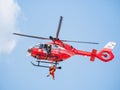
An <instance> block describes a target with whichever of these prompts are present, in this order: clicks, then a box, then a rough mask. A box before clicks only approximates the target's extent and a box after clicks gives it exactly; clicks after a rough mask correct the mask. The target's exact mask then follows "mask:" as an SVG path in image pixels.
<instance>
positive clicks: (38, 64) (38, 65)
mask: <svg viewBox="0 0 120 90" xmlns="http://www.w3.org/2000/svg"><path fill="white" fill-rule="evenodd" d="M37 62H38V63H37V64H34V63H33V62H31V64H32V65H33V66H36V67H44V68H50V66H44V65H40V63H50V64H54V65H57V64H58V63H57V62H55V63H54V62H45V61H37ZM61 68H62V67H61V66H59V67H56V69H61Z"/></svg>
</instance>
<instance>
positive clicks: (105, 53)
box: [90, 42, 116, 62]
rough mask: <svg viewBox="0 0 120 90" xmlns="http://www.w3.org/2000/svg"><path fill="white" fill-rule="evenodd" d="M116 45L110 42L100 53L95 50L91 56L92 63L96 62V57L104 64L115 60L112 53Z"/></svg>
mask: <svg viewBox="0 0 120 90" xmlns="http://www.w3.org/2000/svg"><path fill="white" fill-rule="evenodd" d="M115 45H116V43H115V42H108V43H107V44H106V45H105V46H104V48H103V49H102V50H101V51H99V52H98V53H96V52H97V50H96V49H93V50H92V53H91V54H92V55H91V58H90V60H91V61H94V60H95V56H96V57H97V58H99V59H100V60H101V61H104V62H109V61H111V60H112V59H113V58H114V55H113V53H112V50H113V48H114V47H115Z"/></svg>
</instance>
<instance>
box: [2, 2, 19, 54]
mask: <svg viewBox="0 0 120 90" xmlns="http://www.w3.org/2000/svg"><path fill="white" fill-rule="evenodd" d="M19 14H20V7H19V5H18V3H17V1H16V0H0V53H10V52H11V51H12V50H13V48H14V47H15V45H16V39H15V38H14V37H13V35H12V33H13V32H15V31H17V30H18V27H17V19H18V15H19Z"/></svg>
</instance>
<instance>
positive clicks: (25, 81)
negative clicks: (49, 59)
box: [0, 0, 120, 90]
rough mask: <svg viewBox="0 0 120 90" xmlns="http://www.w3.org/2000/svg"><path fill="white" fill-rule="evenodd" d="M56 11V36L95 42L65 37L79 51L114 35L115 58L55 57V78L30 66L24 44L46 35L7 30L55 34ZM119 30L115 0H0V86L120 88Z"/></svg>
mask: <svg viewBox="0 0 120 90" xmlns="http://www.w3.org/2000/svg"><path fill="white" fill-rule="evenodd" d="M60 16H63V22H62V27H61V31H60V36H59V38H60V39H68V40H80V41H93V42H98V43H100V44H98V45H90V44H77V43H69V44H71V45H72V46H73V47H75V48H77V49H80V50H85V51H91V50H92V49H93V48H95V49H97V50H98V51H99V50H101V49H102V48H103V47H104V45H105V44H106V43H108V42H109V41H114V42H116V43H117V44H116V47H115V48H114V49H113V53H114V55H115V58H114V59H113V60H112V61H110V62H107V63H105V62H102V61H100V60H99V59H97V58H96V59H95V61H94V62H90V57H83V56H74V57H71V58H69V59H68V60H66V61H64V62H61V63H60V66H62V69H61V70H57V71H56V73H55V76H56V77H55V80H52V78H51V77H46V75H47V74H48V69H45V68H38V67H33V66H32V65H31V63H30V62H31V61H32V62H35V59H34V58H32V57H30V56H29V55H28V54H27V49H28V48H30V47H32V46H34V45H35V44H36V43H39V42H44V43H45V42H48V41H43V40H38V39H31V38H25V37H18V36H14V35H13V34H12V33H13V32H19V33H24V34H30V35H36V36H42V37H49V36H50V35H51V36H55V34H56V31H57V27H58V22H59V18H60ZM119 33H120V1H119V0H59V1H56V0H0V90H120V70H119V68H120V54H119V48H120V44H119V42H120V41H119Z"/></svg>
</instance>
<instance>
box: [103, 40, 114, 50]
mask: <svg viewBox="0 0 120 90" xmlns="http://www.w3.org/2000/svg"><path fill="white" fill-rule="evenodd" d="M115 45H116V43H115V42H108V43H107V44H106V45H105V47H104V48H106V49H110V50H112V49H113V48H114V47H115Z"/></svg>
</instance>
